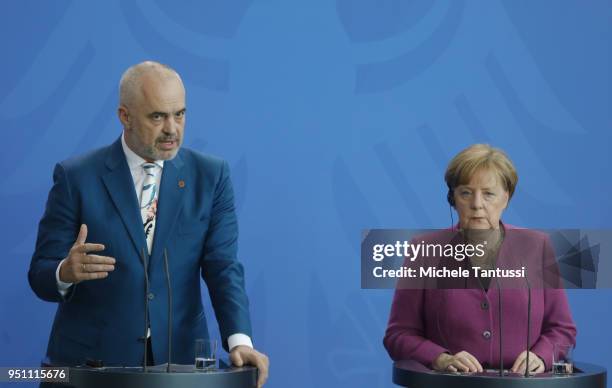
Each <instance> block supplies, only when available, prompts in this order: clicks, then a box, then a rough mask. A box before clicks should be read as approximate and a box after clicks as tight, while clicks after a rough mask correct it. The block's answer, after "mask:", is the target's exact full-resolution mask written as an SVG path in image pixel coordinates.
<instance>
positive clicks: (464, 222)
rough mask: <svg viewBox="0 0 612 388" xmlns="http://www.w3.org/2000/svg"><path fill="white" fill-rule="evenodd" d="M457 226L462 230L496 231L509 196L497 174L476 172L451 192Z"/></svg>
mask: <svg viewBox="0 0 612 388" xmlns="http://www.w3.org/2000/svg"><path fill="white" fill-rule="evenodd" d="M453 196H454V198H455V209H456V210H457V213H459V225H460V226H461V228H463V229H497V228H499V219H500V218H501V215H502V212H503V211H504V209H505V208H506V206H508V199H509V195H508V192H507V191H506V189H505V188H504V186H503V185H502V184H501V182H500V180H499V178H498V176H497V174H495V173H494V172H493V171H490V170H484V169H483V170H478V171H476V173H475V174H474V175H473V176H472V179H470V182H469V183H468V184H466V185H458V186H457V187H455V190H454V191H453Z"/></svg>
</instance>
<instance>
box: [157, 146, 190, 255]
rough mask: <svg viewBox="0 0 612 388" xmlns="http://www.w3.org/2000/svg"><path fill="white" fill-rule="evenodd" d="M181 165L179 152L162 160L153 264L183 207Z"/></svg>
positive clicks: (162, 250) (160, 253)
mask: <svg viewBox="0 0 612 388" xmlns="http://www.w3.org/2000/svg"><path fill="white" fill-rule="evenodd" d="M182 167H183V160H182V159H181V156H180V153H178V154H177V155H176V156H175V157H174V159H172V160H166V161H165V162H164V169H163V173H162V179H161V184H160V186H161V187H160V189H159V197H158V202H157V215H156V221H155V235H154V237H153V251H152V255H151V259H152V260H151V262H152V263H153V265H155V264H154V263H156V262H158V261H159V260H160V259H161V258H163V253H164V249H165V248H167V244H168V237H169V236H170V234H171V232H172V231H173V230H174V225H175V224H176V219H177V216H178V214H179V213H180V211H181V208H182V207H183V191H184V190H185V189H184V187H185V182H184V181H183V180H182V171H181V169H182Z"/></svg>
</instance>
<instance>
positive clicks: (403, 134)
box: [0, 0, 612, 387]
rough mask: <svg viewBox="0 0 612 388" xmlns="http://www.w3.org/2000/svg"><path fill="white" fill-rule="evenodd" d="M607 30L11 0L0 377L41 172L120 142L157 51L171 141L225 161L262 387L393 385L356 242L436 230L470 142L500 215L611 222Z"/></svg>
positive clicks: (595, 304)
mask: <svg viewBox="0 0 612 388" xmlns="http://www.w3.org/2000/svg"><path fill="white" fill-rule="evenodd" d="M611 23H612V5H611V3H610V2H609V1H604V0H601V1H598V0H590V1H588V2H584V1H580V0H575V1H553V0H548V1H538V2H533V1H532V2H527V1H514V0H507V1H463V0H454V1H438V2H430V1H420V0H413V1H408V0H395V1H392V0H385V1H381V0H379V1H374V0H336V1H332V0H310V1H287V0H283V1H281V0H260V1H252V0H235V1H225V0H218V1H212V0H207V1H195V0H193V1H184V2H182V3H181V2H177V1H173V2H169V1H162V0H157V1H145V0H141V1H121V2H119V1H104V2H100V1H98V2H93V1H92V2H88V1H66V0H55V1H23V0H15V1H5V2H3V21H2V23H0V31H1V32H0V41H1V44H2V46H1V47H2V48H3V52H4V54H3V55H2V61H1V64H0V68H1V70H2V71H1V72H0V85H2V86H1V87H0V127H1V128H2V133H4V141H5V142H6V144H4V146H2V152H1V153H0V168H1V169H2V170H3V171H4V173H3V174H2V176H3V179H2V180H1V182H0V211H1V214H3V221H2V233H1V234H0V242H1V245H2V247H3V251H4V252H5V253H4V255H3V256H2V259H3V260H2V271H0V288H1V290H2V292H1V295H0V298H1V302H0V365H5V366H17V365H19V366H26V365H29V366H34V365H38V363H39V361H40V359H41V358H42V356H43V354H44V350H45V347H46V341H47V338H48V334H49V330H50V326H51V320H52V316H53V312H54V310H55V305H54V304H50V303H45V302H42V301H40V300H38V299H37V298H36V297H35V296H34V294H33V293H32V292H31V290H30V289H29V286H28V284H27V279H26V274H27V268H28V265H29V261H30V256H31V253H32V250H33V246H34V240H35V237H36V228H37V223H38V220H39V218H40V216H41V214H42V210H43V207H44V204H45V200H46V196H47V193H48V190H49V188H50V185H51V173H52V168H53V165H54V163H55V162H57V161H59V160H63V159H65V158H67V157H69V156H71V155H75V154H78V153H81V152H83V151H85V150H89V149H92V148H95V147H98V146H101V145H105V144H108V143H110V142H112V141H113V140H115V139H116V138H117V137H118V136H119V134H120V132H121V127H120V125H119V122H118V119H117V118H116V114H115V110H116V106H117V84H118V80H119V77H120V75H121V73H122V72H123V71H124V70H125V69H126V68H127V67H128V66H130V65H132V64H134V63H137V62H140V61H142V60H144V59H154V60H158V61H161V62H164V63H168V64H170V65H171V66H173V67H175V68H176V69H177V70H178V71H179V73H180V74H182V75H183V78H184V80H185V84H186V88H187V103H188V108H189V113H188V120H187V127H186V140H185V145H187V146H190V147H192V148H195V149H197V150H200V151H202V152H208V153H212V154H216V155H218V156H221V157H223V158H225V159H227V160H228V161H229V162H230V164H231V166H232V173H233V180H234V184H235V188H236V195H237V196H236V200H237V206H238V211H239V217H240V228H241V236H240V257H241V259H242V261H243V262H244V264H245V267H246V273H247V289H248V292H249V295H250V298H251V302H252V304H251V310H252V317H253V323H254V342H255V345H256V346H257V348H259V349H261V350H262V351H264V352H266V353H267V354H269V356H270V359H271V373H270V380H269V386H270V387H287V386H292V387H311V386H317V387H339V386H359V387H387V386H391V385H392V384H391V382H390V381H391V374H390V371H391V363H390V360H389V358H388V356H387V354H386V352H385V351H384V349H383V347H382V336H383V333H384V329H385V325H386V320H387V317H388V311H389V306H390V302H391V296H392V293H391V291H389V290H361V289H360V286H359V283H360V269H359V268H360V267H359V263H360V259H359V237H360V231H361V230H362V229H365V228H426V227H446V226H448V225H450V222H451V221H450V217H449V209H448V205H447V204H446V200H445V195H446V191H445V187H444V182H443V172H444V168H445V165H446V163H447V162H448V160H449V159H450V158H451V157H452V156H453V155H454V154H455V153H456V152H458V151H459V150H460V149H462V148H463V147H465V146H467V145H468V144H471V143H475V142H489V143H491V144H493V145H496V146H499V147H501V148H503V149H505V150H506V151H507V152H508V153H509V155H510V156H511V158H512V159H513V160H514V162H515V163H516V165H517V168H518V171H519V176H520V181H519V185H518V189H517V192H516V195H515V197H514V198H513V200H512V202H511V204H510V207H509V209H508V211H507V212H506V215H505V220H506V221H507V222H510V223H513V224H518V225H522V226H527V227H540V228H555V227H563V228H610V227H611V221H610V216H611V210H612V205H611V203H612V201H611V199H610V192H612V185H611V183H610V182H611V180H610V167H611V166H612V163H611V160H610V159H611V157H610V152H609V149H610V147H611V146H612V142H611V140H612V138H611V137H612V131H611V129H612V120H611V118H612V114H611V112H612V110H611V109H610V107H611V106H612V96H611V90H612V81H611V79H610V74H611V69H612V63H611V60H610V59H611V53H610V48H611V47H612V44H611V42H612V30H611V28H610V25H611ZM605 259H610V258H605ZM204 296H205V297H207V296H206V295H204ZM569 297H570V303H571V307H572V312H573V314H574V317H575V320H576V322H577V325H578V329H579V335H578V346H577V350H576V355H577V358H578V359H580V360H583V361H588V362H593V363H598V364H602V365H604V366H606V367H607V368H608V369H612V361H610V360H611V358H612V357H611V356H612V353H611V351H610V346H609V345H610V336H609V334H608V330H609V326H610V321H612V313H611V312H610V311H611V310H610V305H611V302H612V292H610V290H595V291H584V290H583V291H571V292H569ZM208 305H210V303H208ZM295 379H297V380H295Z"/></svg>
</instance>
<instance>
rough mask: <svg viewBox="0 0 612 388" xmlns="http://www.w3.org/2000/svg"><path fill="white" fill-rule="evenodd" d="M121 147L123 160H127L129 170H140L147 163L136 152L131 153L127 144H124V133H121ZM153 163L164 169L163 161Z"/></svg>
mask: <svg viewBox="0 0 612 388" xmlns="http://www.w3.org/2000/svg"><path fill="white" fill-rule="evenodd" d="M121 147H122V148H123V153H124V154H125V159H126V160H127V164H128V167H129V168H130V170H134V169H137V168H141V167H142V165H143V164H144V163H146V162H147V161H146V160H144V159H143V158H141V157H140V156H139V155H138V154H137V153H136V152H134V151H132V150H131V149H130V147H128V145H127V143H126V142H125V133H123V132H122V133H121ZM153 163H155V164H157V166H158V167H159V168H162V169H163V168H164V161H163V160H155V161H154V162H153Z"/></svg>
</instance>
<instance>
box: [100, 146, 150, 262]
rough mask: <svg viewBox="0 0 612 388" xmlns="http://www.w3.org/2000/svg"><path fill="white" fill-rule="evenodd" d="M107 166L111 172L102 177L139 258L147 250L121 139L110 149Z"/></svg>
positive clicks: (132, 182)
mask: <svg viewBox="0 0 612 388" xmlns="http://www.w3.org/2000/svg"><path fill="white" fill-rule="evenodd" d="M105 163H106V166H107V167H108V169H109V170H110V172H109V173H108V174H106V175H104V176H103V177H102V180H103V181H104V184H105V185H106V189H107V190H108V194H109V195H110V197H111V199H112V201H113V203H114V204H115V207H116V208H117V212H118V213H119V215H120V216H121V220H122V221H123V224H124V225H125V228H126V229H127V231H128V234H129V235H130V239H131V240H132V243H133V244H134V248H135V249H136V252H138V256H139V257H140V255H141V254H142V250H143V249H145V252H146V248H147V242H146V240H145V236H144V231H143V226H142V217H141V215H140V211H139V206H138V198H137V197H136V190H134V180H133V179H132V174H131V173H130V169H129V167H128V164H127V160H126V159H125V154H124V153H123V149H122V147H121V138H119V140H117V141H115V143H113V144H112V145H111V147H110V149H109V152H108V156H107V158H106V161H105Z"/></svg>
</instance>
